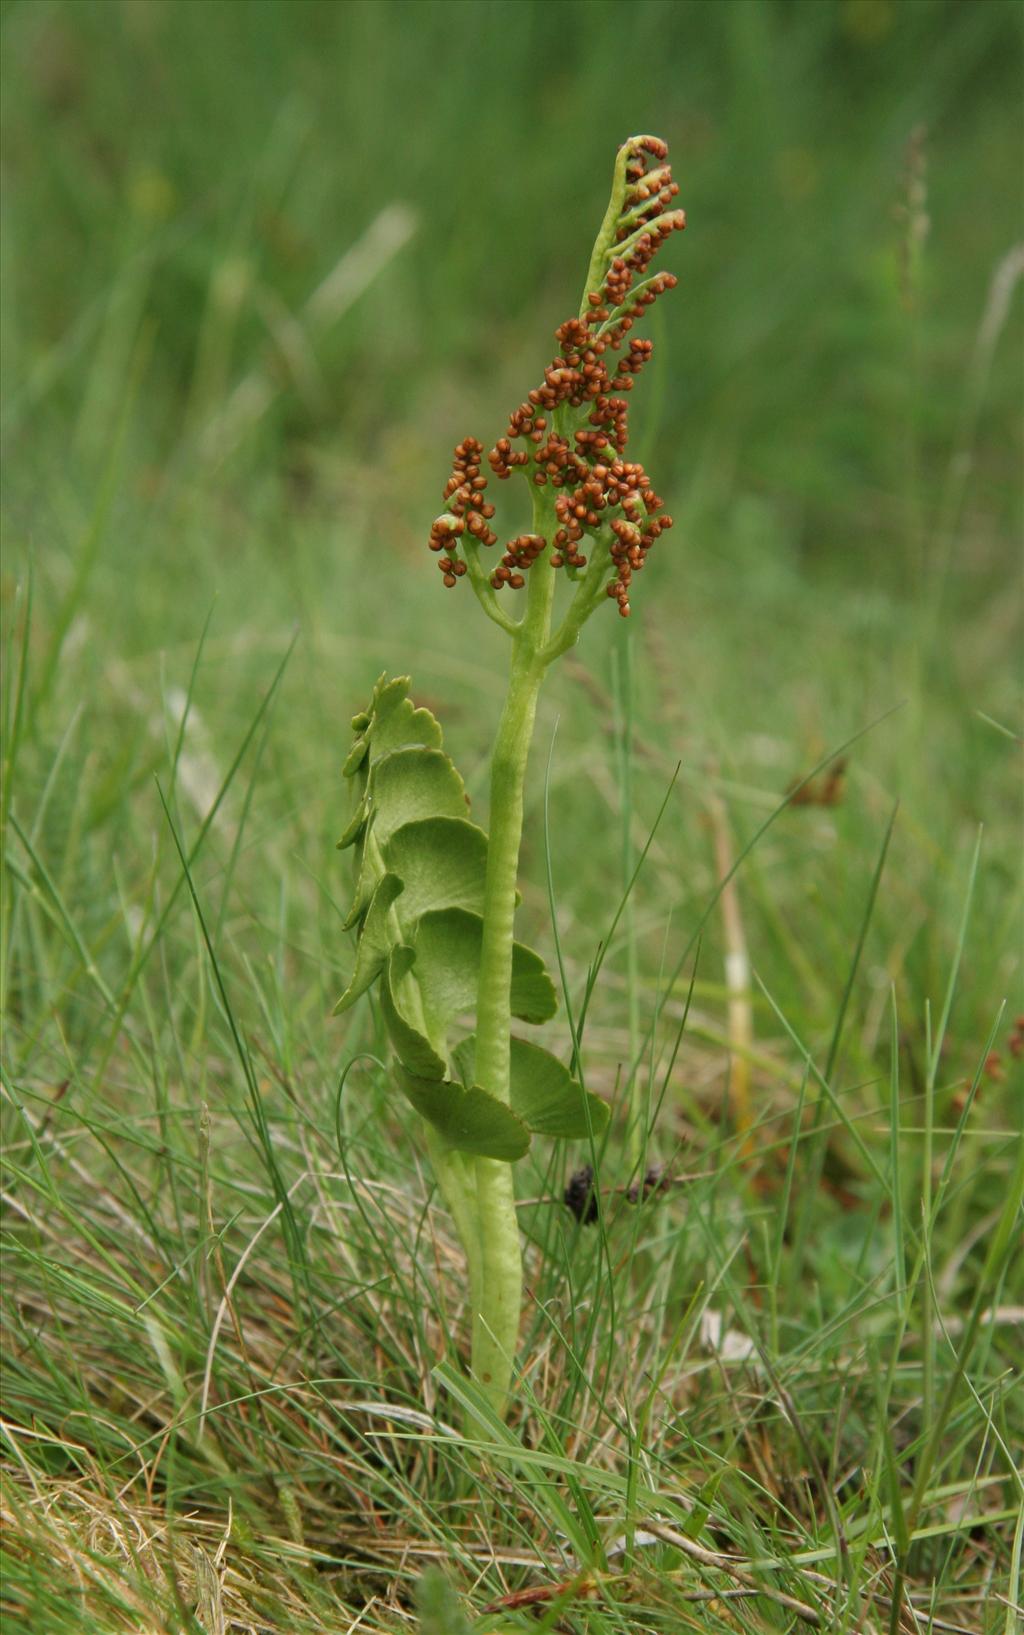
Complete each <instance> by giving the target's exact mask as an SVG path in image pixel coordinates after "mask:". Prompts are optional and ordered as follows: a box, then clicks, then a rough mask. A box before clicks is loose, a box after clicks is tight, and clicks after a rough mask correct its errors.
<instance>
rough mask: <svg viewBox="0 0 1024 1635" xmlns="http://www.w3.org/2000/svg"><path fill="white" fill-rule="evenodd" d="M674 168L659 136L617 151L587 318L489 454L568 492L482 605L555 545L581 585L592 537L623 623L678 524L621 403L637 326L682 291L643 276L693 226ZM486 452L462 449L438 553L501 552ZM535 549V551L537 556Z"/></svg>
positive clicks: (439, 526)
mask: <svg viewBox="0 0 1024 1635" xmlns="http://www.w3.org/2000/svg"><path fill="white" fill-rule="evenodd" d="M667 160H668V148H667V146H666V144H665V143H664V142H662V141H661V140H660V139H659V138H657V137H651V136H639V137H633V138H631V139H630V141H629V142H627V143H625V145H624V147H623V148H622V149H620V152H619V162H618V163H617V164H616V170H615V181H614V185H613V189H612V198H611V202H610V204H609V207H608V214H607V215H606V217H605V222H604V225H603V226H602V229H601V234H600V235H599V238H598V242H597V244H596V245H595V248H594V256H593V257H592V259H591V266H590V275H589V276H588V288H587V289H586V291H585V292H584V298H583V302H582V305H581V310H580V313H579V315H578V316H577V317H573V318H567V319H566V320H565V322H564V323H563V324H560V325H559V327H558V329H557V330H556V331H555V339H556V341H557V342H558V355H557V356H556V357H555V358H554V359H553V360H552V362H551V363H549V364H548V366H547V368H546V369H545V370H544V375H543V379H542V381H541V383H540V385H539V386H535V387H534V388H533V390H532V391H530V392H529V393H528V395H527V397H526V399H525V400H524V402H522V403H521V404H520V405H519V407H518V408H517V409H514V410H513V412H512V414H511V415H510V416H509V421H508V427H507V430H506V434H505V436H504V437H499V438H498V440H497V442H496V443H495V444H494V447H493V448H492V449H491V450H490V452H489V454H488V456H487V461H488V464H489V466H490V469H491V471H492V473H493V474H494V476H496V477H497V478H498V479H499V481H502V482H504V481H507V480H508V478H509V477H511V476H512V475H513V473H514V472H516V471H521V472H523V474H524V475H525V476H526V477H527V478H528V480H529V481H530V482H531V483H532V485H533V488H534V489H535V490H537V489H545V488H549V487H550V488H552V489H555V490H560V491H561V492H560V493H559V494H558V497H557V499H556V500H555V506H554V510H555V522H556V526H555V528H554V529H553V530H551V538H550V539H549V538H548V537H547V536H545V535H544V534H521V535H519V536H518V537H517V538H516V539H514V540H513V541H512V542H511V544H510V545H508V546H506V549H505V554H504V556H503V558H502V562H501V566H500V567H497V568H494V569H492V570H491V571H490V572H489V573H487V574H483V575H481V576H479V577H477V576H474V577H473V584H474V588H475V589H476V591H477V594H478V595H481V596H483V595H486V590H487V587H488V586H489V587H490V588H491V589H492V590H502V589H504V588H505V587H506V586H507V587H509V588H511V589H513V590H519V589H521V588H522V587H523V586H524V585H525V583H526V574H527V572H528V571H529V569H530V568H531V567H532V565H533V563H534V562H535V561H536V560H537V559H538V557H540V556H541V554H542V553H543V552H544V550H545V547H546V546H547V545H549V544H550V545H552V546H553V547H554V549H553V550H552V552H551V554H550V555H548V556H547V558H546V560H547V561H548V562H550V564H551V566H552V567H554V568H566V569H567V571H568V572H569V574H570V576H571V577H573V578H575V577H576V576H577V575H578V573H579V572H580V570H581V569H582V568H584V567H585V566H586V565H587V560H588V558H587V555H586V554H584V552H582V551H581V550H579V548H578V547H579V544H580V541H581V540H582V539H583V538H584V536H589V537H590V538H591V539H592V540H594V542H595V546H596V548H597V549H598V551H601V552H605V553H607V560H608V566H609V568H610V569H612V570H614V578H613V579H612V580H611V581H610V582H609V586H608V594H609V596H613V597H615V598H616V599H617V601H618V605H619V612H620V613H622V614H624V615H625V614H628V613H629V599H628V593H629V588H630V584H631V581H632V578H633V575H634V574H636V573H639V572H640V570H641V569H642V568H643V566H644V562H645V561H646V558H647V553H648V551H649V550H650V548H651V546H652V545H653V544H654V542H655V540H656V539H658V538H659V537H660V535H661V534H663V533H665V532H666V530H667V529H668V528H670V527H671V526H672V518H671V517H669V516H666V515H664V514H663V512H662V509H661V507H662V501H661V500H660V499H659V498H658V496H657V494H656V493H655V492H654V489H653V487H652V485H651V483H650V481H649V479H648V477H647V474H646V472H645V471H644V469H643V467H642V466H641V465H640V464H639V463H637V462H635V461H627V460H626V458H625V455H626V450H627V446H628V442H629V424H628V414H627V405H626V401H625V399H624V398H623V397H620V396H618V395H617V394H618V393H620V392H629V391H631V390H632V388H633V384H634V381H635V380H636V377H637V376H638V375H639V373H640V371H641V370H642V369H643V368H644V366H645V364H647V363H648V362H649V360H650V357H651V353H652V351H653V344H652V342H651V341H649V340H647V339H641V338H637V337H635V336H633V335H631V334H630V331H631V330H632V327H633V324H634V323H635V322H636V320H637V319H639V318H642V317H643V315H644V313H645V312H646V311H647V309H648V308H649V307H650V306H651V304H652V303H653V302H654V301H656V300H657V298H658V296H659V295H661V294H663V293H664V291H665V290H669V289H673V288H674V287H675V283H676V279H675V277H674V275H673V274H672V273H670V272H660V273H654V274H652V275H651V276H650V277H647V276H646V274H647V269H648V267H649V266H650V263H651V261H652V260H653V258H654V256H655V255H656V254H657V252H658V250H659V249H660V247H661V245H662V244H663V243H664V242H665V240H666V239H667V238H668V237H669V236H670V235H671V234H672V233H673V232H676V231H678V230H680V229H682V228H683V227H685V225H686V217H685V214H684V212H683V211H682V210H678V209H670V208H669V206H670V205H671V202H672V200H673V199H674V198H675V197H676V195H677V193H678V192H679V188H678V185H677V184H676V182H675V181H674V180H673V178H672V170H671V167H670V165H669V164H668V162H667ZM627 337H628V339H627ZM623 348H625V352H624V355H619V356H617V357H613V358H612V360H611V362H609V359H608V356H607V354H609V353H612V354H622V353H623ZM517 443H521V444H523V445H524V446H523V447H521V448H517V447H515V444H517ZM482 454H483V449H482V446H481V444H480V443H479V442H478V441H477V440H476V438H474V437H466V438H464V439H463V441H462V442H461V443H460V444H459V445H458V447H457V448H456V450H455V456H454V462H453V466H452V474H451V476H450V477H449V479H448V482H447V483H446V485H445V490H444V496H443V497H444V500H445V502H446V504H447V505H448V506H449V510H448V511H447V512H445V513H444V514H442V516H440V517H438V519H437V521H436V522H435V523H434V525H433V527H432V528H431V530H430V539H429V545H430V549H431V550H432V551H439V550H441V549H448V548H449V547H451V548H452V549H454V550H458V548H459V542H460V541H463V542H464V547H463V548H466V549H468V550H469V551H473V550H474V546H473V545H472V544H471V543H470V544H466V543H465V536H466V535H467V534H468V535H470V536H471V539H472V540H473V541H475V542H476V543H477V544H478V545H483V546H485V547H490V546H492V545H494V544H496V543H497V538H498V536H497V534H496V533H495V532H494V530H493V529H492V528H491V526H490V522H491V518H492V517H493V516H494V506H493V505H491V504H489V503H488V502H486V501H485V500H484V499H483V495H484V491H485V489H486V487H487V481H488V479H487V477H486V476H485V475H483V472H482V466H481V459H482ZM534 541H539V543H537V545H536V547H534V543H533V542H534ZM527 542H529V543H527ZM442 571H443V575H444V583H445V584H446V585H447V586H448V587H449V588H451V586H453V585H454V584H455V583H456V581H457V580H458V579H459V578H461V577H462V573H460V572H459V567H458V566H457V565H456V563H455V562H453V563H452V564H451V565H449V566H448V567H445V568H444V569H443V570H442ZM465 571H466V570H465V567H464V568H463V573H464V572H465Z"/></svg>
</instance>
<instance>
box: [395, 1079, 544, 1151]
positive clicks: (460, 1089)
mask: <svg viewBox="0 0 1024 1635" xmlns="http://www.w3.org/2000/svg"><path fill="white" fill-rule="evenodd" d="M399 1083H400V1084H401V1086H402V1089H403V1090H404V1091H405V1094H406V1095H407V1096H408V1098H409V1100H410V1101H411V1102H412V1104H413V1106H414V1107H415V1109H416V1111H417V1112H418V1113H421V1114H422V1115H423V1117H424V1118H425V1119H426V1120H427V1121H428V1123H430V1124H432V1125H433V1126H434V1128H435V1130H438V1131H440V1133H441V1135H443V1136H444V1138H445V1140H446V1141H447V1142H448V1144H449V1145H450V1146H452V1147H458V1149H459V1151H460V1152H472V1153H477V1154H478V1155H479V1156H480V1157H481V1158H504V1159H505V1160H506V1162H507V1163H511V1162H512V1160H513V1159H515V1158H522V1156H523V1154H524V1152H526V1150H527V1148H528V1147H529V1145H530V1132H529V1130H528V1129H527V1127H526V1125H525V1124H524V1123H523V1120H522V1119H521V1118H517V1116H516V1114H515V1113H514V1112H513V1111H512V1109H511V1107H506V1106H505V1103H504V1102H503V1101H498V1100H496V1098H495V1097H494V1096H489V1095H488V1094H487V1091H486V1090H479V1089H472V1090H467V1089H466V1088H465V1086H464V1085H461V1084H455V1083H453V1082H452V1081H451V1080H449V1079H417V1078H413V1076H412V1075H411V1074H409V1073H404V1072H401V1073H399Z"/></svg>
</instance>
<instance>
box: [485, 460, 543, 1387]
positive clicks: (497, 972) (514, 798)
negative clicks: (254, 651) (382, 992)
mask: <svg viewBox="0 0 1024 1635" xmlns="http://www.w3.org/2000/svg"><path fill="white" fill-rule="evenodd" d="M553 526H554V522H553V510H552V507H551V502H550V498H549V495H548V493H547V492H545V491H540V492H537V493H536V494H535V497H534V530H535V532H537V533H543V534H544V535H545V537H546V538H548V539H550V537H551V533H552V531H553ZM528 585H529V588H528V590H527V600H526V612H525V614H524V616H523V620H522V623H521V624H520V625H519V626H518V628H517V629H516V632H515V634H514V636H513V638H512V644H513V645H512V668H511V675H510V677H509V688H508V695H507V697H506V699H505V707H504V709H503V711H502V715H501V721H500V723H499V726H498V735H497V738H496V740H495V745H494V754H493V757H492V761H491V807H490V826H489V839H488V847H487V875H486V879H485V883H484V911H483V921H484V927H483V939H482V943H481V950H480V979H479V986H478V989H477V1012H476V1026H477V1032H476V1064H475V1065H476V1071H475V1075H474V1077H475V1081H476V1083H477V1084H478V1085H480V1086H481V1088H482V1089H484V1090H487V1091H489V1092H490V1094H491V1095H492V1096H496V1097H497V1098H498V1099H499V1100H500V1101H504V1102H506V1103H507V1102H508V1100H509V1048H510V1047H509V1040H510V1035H511V1022H512V1017H511V1011H510V999H509V996H510V990H511V984H512V943H513V933H514V924H515V907H516V881H517V878H518V874H519V846H520V841H521V839H522V833H523V786H524V783H525V779H526V763H527V760H528V758H529V753H530V743H531V740H532V738H533V728H534V721H535V719H536V714H537V698H538V695H539V693H540V688H541V683H542V681H543V679H544V672H545V670H546V668H547V662H548V660H547V657H546V655H545V654H544V651H543V650H544V648H545V646H546V644H547V641H548V635H549V632H550V628H551V606H552V601H553V598H554V590H555V570H554V569H553V568H552V567H551V564H550V563H549V561H548V560H547V556H546V554H542V556H541V557H540V558H538V560H537V561H536V562H535V563H534V565H533V567H532V568H531V569H530V574H529V580H528ZM475 1170H476V1209H477V1224H478V1238H477V1242H478V1245H479V1253H480V1262H481V1276H480V1289H479V1298H478V1300H476V1301H475V1302H474V1313H473V1350H472V1372H473V1377H474V1379H476V1380H477V1381H479V1383H480V1385H481V1386H482V1387H483V1388H484V1390H485V1392H486V1394H487V1397H488V1400H489V1401H490V1403H491V1406H492V1407H493V1408H494V1410H495V1412H496V1413H498V1414H499V1415H500V1414H501V1413H502V1412H503V1410H504V1405H505V1400H506V1398H507V1395H508V1388H509V1382H510V1380H511V1376H512V1362H513V1358H514V1356H515V1349H516V1340H517V1338H518V1333H519V1311H520V1303H521V1299H522V1255H521V1251H520V1245H519V1227H518V1223H517V1221H516V1210H515V1191H514V1187H513V1180H512V1170H511V1166H510V1165H508V1164H503V1163H500V1162H498V1161H496V1160H494V1159H490V1158H478V1159H477V1160H476V1163H475Z"/></svg>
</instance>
